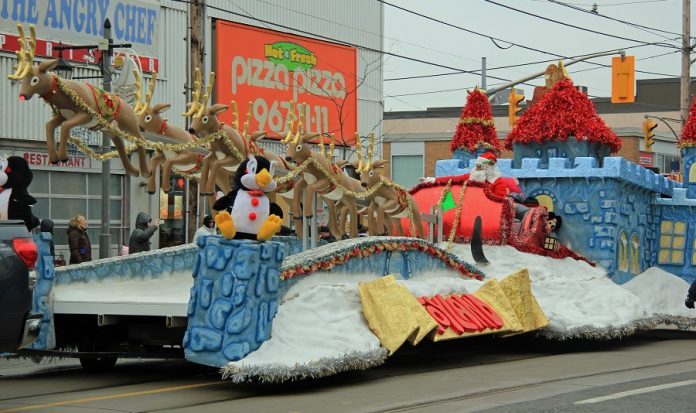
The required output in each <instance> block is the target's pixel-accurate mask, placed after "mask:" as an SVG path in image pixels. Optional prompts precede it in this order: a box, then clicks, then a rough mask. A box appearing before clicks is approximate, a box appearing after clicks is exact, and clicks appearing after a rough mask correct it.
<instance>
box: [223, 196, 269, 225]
mask: <svg viewBox="0 0 696 413" xmlns="http://www.w3.org/2000/svg"><path fill="white" fill-rule="evenodd" d="M254 200H256V201H258V202H255V201H254ZM254 204H256V205H254ZM270 209H271V202H270V200H269V199H268V197H267V196H266V195H262V196H251V195H249V193H248V192H247V191H244V190H239V191H238V192H237V197H236V198H235V200H234V205H233V206H232V214H231V215H232V219H234V226H235V227H236V228H237V232H246V233H247V234H258V233H259V229H260V228H261V225H263V223H264V222H265V221H266V218H268V215H269V211H270Z"/></svg>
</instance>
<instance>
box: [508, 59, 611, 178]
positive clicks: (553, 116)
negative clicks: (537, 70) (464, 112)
mask: <svg viewBox="0 0 696 413" xmlns="http://www.w3.org/2000/svg"><path fill="white" fill-rule="evenodd" d="M554 67H555V66H554ZM557 70H558V69H557ZM505 147H506V148H507V149H512V150H513V151H514V153H515V165H516V166H517V167H520V166H521V165H522V159H523V158H538V159H540V160H541V165H540V166H541V167H544V168H545V167H548V164H549V158H567V159H569V160H570V164H571V165H573V164H574V163H575V158H577V157H592V158H595V159H596V160H597V165H600V166H601V165H602V163H603V159H604V157H605V156H609V154H610V153H615V152H618V151H619V149H621V140H620V139H619V138H618V137H617V136H616V134H615V133H614V132H613V131H612V130H611V129H610V128H609V127H607V125H606V124H605V123H604V120H602V118H600V117H599V115H597V112H596V111H595V108H594V105H593V104H592V102H591V101H590V99H589V98H588V97H587V96H586V95H585V94H583V93H582V92H580V91H579V90H577V89H576V87H575V85H573V81H572V80H570V79H568V78H562V79H561V80H559V81H557V82H556V83H555V84H554V85H553V87H551V89H550V90H549V91H548V92H547V93H545V94H544V96H543V97H542V98H541V100H540V101H539V102H538V103H536V104H535V105H533V106H532V107H530V108H529V109H527V111H526V112H525V113H524V114H523V115H522V116H521V117H520V119H519V121H518V122H517V123H516V124H515V127H514V128H513V129H512V131H511V132H510V134H509V135H508V137H507V139H506V140H505Z"/></svg>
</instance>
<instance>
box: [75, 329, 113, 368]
mask: <svg viewBox="0 0 696 413" xmlns="http://www.w3.org/2000/svg"><path fill="white" fill-rule="evenodd" d="M111 342H112V340H110V337H109V336H108V335H106V334H99V333H97V332H95V333H92V334H88V335H87V336H86V337H85V339H84V341H83V342H82V343H80V345H79V346H78V347H79V350H80V351H84V352H90V353H91V352H99V351H109V350H110V348H109V347H110V346H109V343H111ZM116 361H118V357H115V356H85V357H80V365H81V366H82V369H83V370H84V371H86V372H88V373H107V372H109V371H111V369H113V368H114V365H115V364H116Z"/></svg>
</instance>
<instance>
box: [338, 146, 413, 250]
mask: <svg viewBox="0 0 696 413" xmlns="http://www.w3.org/2000/svg"><path fill="white" fill-rule="evenodd" d="M356 143H357V146H358V158H359V161H353V162H352V163H351V164H352V165H353V166H354V167H355V168H356V171H357V172H358V173H359V174H360V182H361V185H362V186H363V187H364V188H372V187H374V186H375V185H379V184H381V185H380V186H379V188H378V189H377V190H376V191H374V192H373V193H372V194H370V196H369V197H368V198H367V199H368V200H369V201H370V206H369V207H368V208H367V216H368V230H369V231H370V234H372V235H382V234H384V233H385V229H386V228H387V226H388V227H391V224H390V223H389V222H390V221H391V222H392V223H395V224H396V229H397V231H398V234H399V235H403V234H404V229H403V226H402V225H401V218H406V217H408V216H409V215H411V216H412V219H413V222H412V223H411V224H412V225H413V226H415V229H416V232H417V234H418V237H420V238H423V237H424V234H423V225H422V223H421V216H420V211H419V210H418V205H417V204H416V201H415V200H414V199H413V197H412V196H411V194H409V193H408V191H406V190H405V189H404V188H402V187H400V186H398V185H396V184H394V183H392V182H391V181H389V180H388V179H387V178H384V177H383V176H382V175H380V173H379V169H380V168H382V167H384V166H385V165H386V164H387V161H385V160H384V159H377V160H375V161H374V162H372V151H373V149H374V144H375V140H374V134H370V148H369V150H368V153H367V164H363V160H362V147H361V146H360V140H359V139H356ZM368 190H369V189H368ZM385 224H387V226H385ZM388 232H389V231H388ZM388 232H387V233H388ZM411 236H416V235H415V234H413V233H412V234H411Z"/></svg>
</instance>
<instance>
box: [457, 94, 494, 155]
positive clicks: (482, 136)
mask: <svg viewBox="0 0 696 413" xmlns="http://www.w3.org/2000/svg"><path fill="white" fill-rule="evenodd" d="M468 94H469V96H467V98H466V104H465V105H464V107H463V108H462V115H461V117H460V118H459V123H458V124H457V128H456V130H455V131H454V137H453V138H452V143H451V144H450V149H451V151H452V154H453V155H454V156H453V157H454V159H458V160H459V161H461V163H460V165H461V167H468V165H469V160H470V159H476V157H477V156H478V155H479V154H481V153H483V152H486V151H490V150H492V151H495V152H498V153H499V152H500V150H501V145H500V142H498V135H497V134H496V132H495V124H494V122H493V112H492V110H491V104H490V102H488V96H486V94H485V93H483V92H482V91H481V89H478V88H476V89H474V90H473V91H470V92H468Z"/></svg>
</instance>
